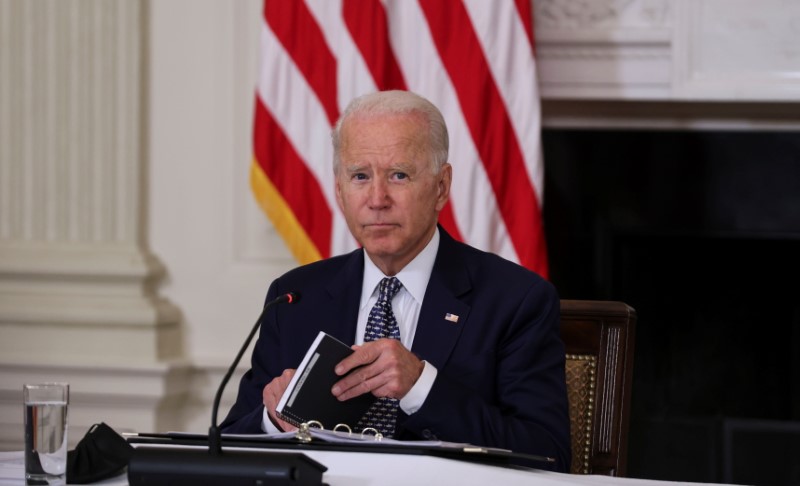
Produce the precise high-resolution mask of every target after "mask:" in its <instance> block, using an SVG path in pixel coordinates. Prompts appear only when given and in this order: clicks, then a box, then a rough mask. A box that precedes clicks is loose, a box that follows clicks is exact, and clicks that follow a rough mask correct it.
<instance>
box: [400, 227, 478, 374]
mask: <svg viewBox="0 0 800 486" xmlns="http://www.w3.org/2000/svg"><path fill="white" fill-rule="evenodd" d="M440 235H441V239H440V241H439V250H438V252H437V253H436V261H435V263H434V264H433V271H432V272H431V278H430V281H429V282H428V288H427V289H426V291H425V300H424V301H423V302H422V308H421V309H420V315H419V321H418V323H417V332H416V334H415V336H414V343H413V345H412V347H411V350H412V351H413V352H414V353H416V354H417V356H419V357H420V358H422V359H424V360H426V361H428V362H429V363H431V364H432V365H433V366H435V367H437V368H439V369H442V368H443V367H444V364H445V363H446V362H447V359H448V358H449V357H450V354H451V352H452V350H453V346H455V343H456V341H457V340H458V337H459V336H460V335H461V330H462V329H463V327H464V325H465V324H466V322H467V319H468V318H469V312H470V306H469V305H468V304H466V303H464V302H463V301H462V300H461V299H460V297H461V296H463V295H464V294H466V293H468V292H469V291H470V290H471V289H472V283H471V281H470V278H469V273H468V272H467V269H466V268H465V267H464V264H463V263H462V262H461V261H460V259H459V258H458V255H459V253H460V252H459V248H458V244H457V243H456V242H455V241H454V240H453V239H452V238H450V236H449V235H448V234H447V233H446V232H445V231H444V230H443V229H441V227H440Z"/></svg>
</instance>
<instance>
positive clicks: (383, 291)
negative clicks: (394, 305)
mask: <svg viewBox="0 0 800 486" xmlns="http://www.w3.org/2000/svg"><path fill="white" fill-rule="evenodd" d="M402 286H403V284H402V283H400V280H398V279H397V277H385V278H384V279H383V280H381V283H380V285H379V286H378V302H380V303H383V304H385V303H388V302H391V301H392V299H393V298H394V296H395V295H397V292H398V291H399V290H400V287H402Z"/></svg>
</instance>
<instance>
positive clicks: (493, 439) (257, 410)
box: [222, 91, 570, 471]
mask: <svg viewBox="0 0 800 486" xmlns="http://www.w3.org/2000/svg"><path fill="white" fill-rule="evenodd" d="M333 148H334V154H335V155H334V167H333V170H334V174H335V178H336V198H337V201H338V204H339V207H340V209H341V210H342V212H343V213H344V216H345V219H346V221H347V225H348V227H349V229H350V231H351V233H352V234H353V236H354V237H355V239H356V240H357V241H358V242H359V243H360V244H361V246H362V249H359V250H356V251H354V252H352V253H349V254H347V255H342V256H337V257H333V258H329V259H327V260H323V261H319V262H316V263H312V264H309V265H305V266H302V267H299V268H296V269H294V270H292V271H290V272H288V273H286V274H285V275H283V276H281V277H279V278H278V279H276V280H275V281H274V282H273V283H272V285H271V286H270V288H269V291H268V293H267V300H271V299H273V298H275V297H276V296H278V295H280V294H281V293H284V292H288V291H293V290H299V291H301V292H302V294H303V301H302V302H301V303H300V304H298V305H296V306H295V305H293V306H284V307H280V306H277V307H274V308H272V309H271V310H270V311H268V312H267V314H266V315H265V316H264V317H263V320H262V322H261V333H260V336H259V339H258V342H257V344H256V347H255V350H254V352H253V357H252V368H251V369H250V370H249V371H248V372H247V373H246V374H245V376H244V377H243V378H242V381H241V383H240V387H239V396H238V399H237V401H236V404H235V405H234V406H233V408H232V409H231V411H230V413H229V415H228V417H227V418H226V420H225V422H224V423H223V424H222V429H223V431H224V432H227V433H263V432H265V431H266V432H271V431H277V430H279V429H283V430H288V429H290V428H292V426H291V425H290V424H288V423H286V422H283V421H282V420H280V418H279V417H278V416H276V414H275V407H276V405H277V403H278V401H279V399H280V397H281V395H282V394H283V391H284V390H285V389H286V387H287V385H288V383H289V381H290V380H291V377H292V376H293V374H294V368H296V367H297V366H298V365H299V363H300V362H301V361H302V358H303V356H304V354H305V352H306V350H307V348H308V346H310V344H311V342H312V341H313V340H314V338H315V337H316V335H317V333H318V332H319V331H325V332H327V333H328V334H331V335H333V336H334V337H336V338H338V339H339V340H341V341H343V342H345V343H352V344H354V346H353V348H354V349H355V352H354V353H353V354H351V355H350V356H349V357H347V358H345V359H344V360H343V361H341V362H340V363H339V364H338V365H337V367H336V373H337V374H339V375H341V376H342V378H341V380H339V381H338V382H337V383H336V384H335V385H334V386H333V388H332V390H331V393H332V394H333V395H335V396H336V397H337V398H338V399H339V400H347V399H350V398H352V397H355V396H358V395H361V394H364V393H371V394H373V395H375V396H376V397H380V398H379V400H378V401H377V402H376V405H375V406H373V409H371V410H370V411H369V412H368V413H367V415H366V416H365V417H364V418H363V419H362V421H361V422H360V423H359V426H360V427H376V428H379V429H381V430H382V432H384V434H386V435H388V436H390V437H392V436H393V437H395V438H398V439H440V440H445V441H451V442H468V443H472V444H477V445H483V446H490V447H501V448H507V449H511V450H513V451H515V452H522V453H530V454H537V455H547V456H552V457H555V458H556V464H555V466H554V467H555V468H556V469H557V470H561V471H566V470H568V469H569V461H570V445H569V444H570V437H569V417H568V412H567V398H566V387H565V379H564V347H563V344H562V342H561V340H560V337H559V332H558V322H559V299H558V296H557V294H556V291H555V289H554V288H553V286H552V285H550V284H549V283H548V282H547V281H545V280H544V279H542V278H541V277H539V276H538V275H536V274H535V273H533V272H531V271H529V270H526V269H525V268H523V267H520V266H519V265H516V264H514V263H512V262H509V261H507V260H504V259H502V258H500V257H498V256H496V255H493V254H490V253H485V252H482V251H479V250H477V249H475V248H472V247H470V246H468V245H465V244H462V243H459V242H457V241H455V240H453V239H452V238H451V237H450V236H449V235H448V234H447V233H446V232H445V231H444V229H443V228H441V227H440V226H438V224H437V220H438V215H439V212H440V211H441V210H442V208H443V207H444V205H445V203H446V202H447V199H448V196H449V193H450V183H451V177H452V166H451V165H450V164H449V163H447V153H448V136H447V128H446V126H445V123H444V119H443V118H442V115H441V113H440V112H439V110H438V109H436V107H434V106H433V105H432V104H431V103H430V102H428V101H427V100H425V99H424V98H422V97H420V96H417V95H415V94H413V93H410V92H406V91H385V92H378V93H373V94H368V95H365V96H362V97H360V98H356V99H355V100H353V101H352V102H351V103H350V105H349V106H348V107H347V109H346V110H345V112H344V114H343V115H342V117H341V118H340V120H339V121H338V123H337V124H336V127H335V128H334V131H333ZM351 371H353V372H352V373H350V372H351Z"/></svg>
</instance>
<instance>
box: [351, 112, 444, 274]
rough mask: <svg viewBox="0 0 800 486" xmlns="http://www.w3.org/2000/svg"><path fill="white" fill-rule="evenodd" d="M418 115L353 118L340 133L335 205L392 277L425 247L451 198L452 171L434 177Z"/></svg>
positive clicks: (363, 243)
mask: <svg viewBox="0 0 800 486" xmlns="http://www.w3.org/2000/svg"><path fill="white" fill-rule="evenodd" d="M424 130H426V128H425V125H423V123H422V117H421V116H419V115H414V114H411V115H374V116H355V117H354V118H352V119H350V120H348V121H347V123H345V125H344V126H343V127H342V145H341V154H340V160H341V164H340V166H339V170H338V173H337V174H336V199H337V201H338V203H339V207H340V208H341V210H342V212H343V213H344V217H345V220H347V226H348V227H349V228H350V232H351V233H353V236H354V237H355V238H356V240H357V241H358V242H359V243H360V244H361V246H363V247H364V249H365V250H366V251H367V253H368V254H369V255H370V257H371V258H372V260H373V261H374V262H375V264H376V265H377V266H378V267H379V268H380V269H381V270H382V271H383V272H384V273H385V274H387V275H394V274H396V273H397V272H398V271H400V270H401V269H402V268H403V267H404V266H405V265H406V264H407V263H408V262H410V261H411V260H413V259H414V257H415V256H417V254H418V253H419V252H420V251H422V249H423V248H424V247H425V245H426V244H427V243H428V242H429V241H430V239H431V237H432V236H433V233H434V231H435V228H436V221H437V219H438V215H439V211H441V210H442V208H443V207H444V205H445V203H446V202H447V198H448V196H449V194H450V178H451V167H450V165H449V164H445V166H444V167H442V169H441V170H440V171H439V173H438V174H434V173H433V169H432V162H431V160H430V155H429V153H428V150H427V145H426V143H425V141H426V140H427V134H426V133H425V131H424Z"/></svg>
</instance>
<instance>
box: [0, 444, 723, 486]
mask: <svg viewBox="0 0 800 486" xmlns="http://www.w3.org/2000/svg"><path fill="white" fill-rule="evenodd" d="M281 451H282V450H270V451H267V452H281ZM283 452H287V451H286V450H283ZM303 453H304V454H306V455H307V456H308V457H310V458H312V459H314V460H315V461H317V462H319V463H321V464H323V465H325V466H326V467H327V468H328V470H327V472H325V474H324V476H323V481H324V482H326V483H327V484H329V485H330V486H353V485H357V486H371V485H381V486H408V485H412V484H413V485H418V486H426V485H430V486H446V485H451V484H452V485H459V486H470V485H475V486H479V485H480V486H485V485H492V484H497V485H505V484H513V485H515V486H518V485H519V486H524V485H537V486H563V485H578V486H582V485H598V484H600V485H620V486H677V485H698V486H700V485H704V486H708V483H680V482H667V481H653V480H645V479H632V478H614V477H609V476H587V475H573V474H560V473H553V472H548V471H539V470H535V469H512V468H506V467H499V466H492V465H485V464H477V463H470V462H464V461H458V460H454V459H443V458H439V457H432V456H421V455H408V454H381V453H367V452H340V451H307V450H306V451H303ZM23 476H24V465H23V456H22V452H21V451H19V452H3V453H0V485H2V486H6V485H8V486H12V485H13V486H19V485H24V484H25V481H24V479H23ZM96 484H105V485H120V486H123V485H127V484H128V481H127V477H125V476H124V475H122V476H119V477H117V478H112V479H109V480H106V481H102V482H100V483H96Z"/></svg>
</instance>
